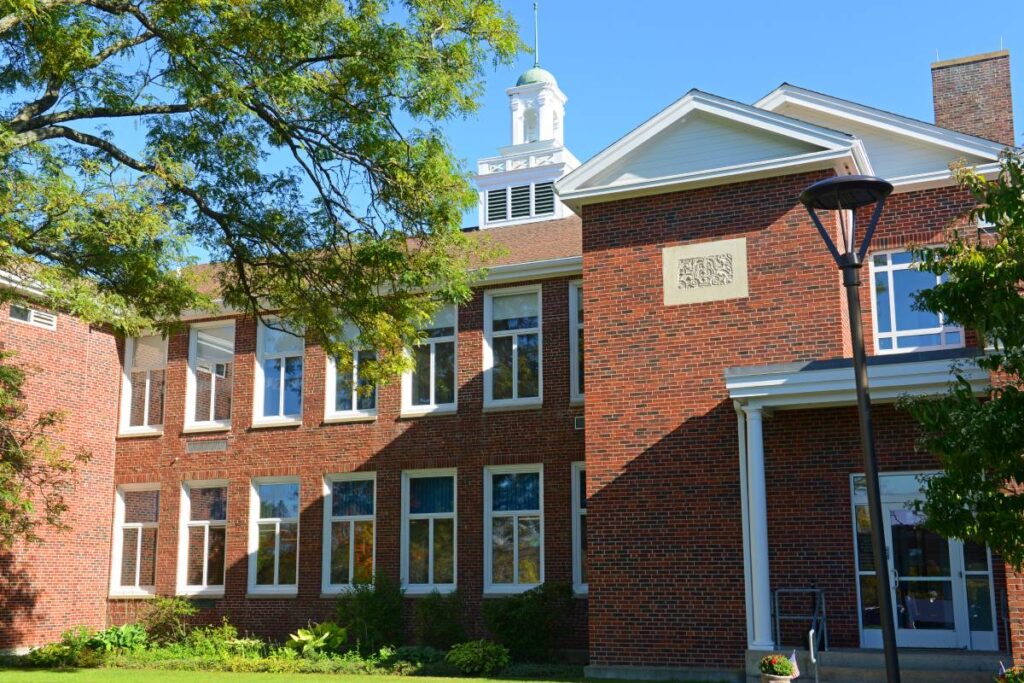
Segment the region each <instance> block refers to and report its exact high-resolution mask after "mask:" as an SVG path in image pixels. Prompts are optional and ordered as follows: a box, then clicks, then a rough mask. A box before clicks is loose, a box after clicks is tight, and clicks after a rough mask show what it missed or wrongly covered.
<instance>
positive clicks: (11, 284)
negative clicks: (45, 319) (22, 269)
mask: <svg viewBox="0 0 1024 683" xmlns="http://www.w3.org/2000/svg"><path fill="white" fill-rule="evenodd" d="M0 287H3V288H4V289H10V290H13V291H15V292H17V293H18V294H20V295H22V296H25V297H28V298H30V299H42V298H43V297H44V296H45V294H44V292H43V290H42V288H40V287H39V285H37V284H36V283H34V282H31V281H29V280H26V279H25V278H23V277H21V276H19V275H15V274H14V273H9V272H7V271H6V270H0Z"/></svg>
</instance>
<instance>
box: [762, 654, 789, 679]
mask: <svg viewBox="0 0 1024 683" xmlns="http://www.w3.org/2000/svg"><path fill="white" fill-rule="evenodd" d="M758 669H759V670H760V671H761V673H763V674H772V675H774V676H792V675H793V671H794V668H793V662H791V661H789V657H787V656H786V655H767V656H765V657H762V658H761V664H760V666H759V667H758Z"/></svg>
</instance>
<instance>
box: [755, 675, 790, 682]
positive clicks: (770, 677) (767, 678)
mask: <svg viewBox="0 0 1024 683" xmlns="http://www.w3.org/2000/svg"><path fill="white" fill-rule="evenodd" d="M792 680H793V677H792V676H776V675H775V674H761V683H790V681H792Z"/></svg>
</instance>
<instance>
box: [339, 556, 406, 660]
mask: <svg viewBox="0 0 1024 683" xmlns="http://www.w3.org/2000/svg"><path fill="white" fill-rule="evenodd" d="M402 592H403V591H402V589H401V587H400V586H399V585H398V584H396V583H395V582H394V581H392V580H391V579H389V578H388V577H387V576H384V575H377V576H376V577H375V578H374V582H373V583H372V584H356V585H355V586H353V587H352V590H350V591H348V592H347V593H344V594H342V596H341V597H340V598H338V608H337V612H338V624H339V625H340V626H342V627H343V628H344V629H345V630H346V631H347V632H348V638H349V642H350V643H354V644H355V647H356V649H357V650H358V651H359V653H360V654H361V655H363V656H364V657H369V656H371V655H373V654H376V653H377V652H378V651H380V649H381V648H382V647H384V646H387V645H401V644H402Z"/></svg>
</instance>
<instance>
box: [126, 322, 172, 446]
mask: <svg viewBox="0 0 1024 683" xmlns="http://www.w3.org/2000/svg"><path fill="white" fill-rule="evenodd" d="M141 336H142V337H153V336H156V335H155V334H148V335H141ZM138 340H139V337H130V338H128V339H125V342H124V365H123V366H122V367H121V419H120V427H119V429H118V436H148V435H158V434H163V433H164V427H163V419H162V418H161V420H160V422H161V424H159V425H149V424H148V423H149V392H150V374H151V373H152V370H148V371H146V403H145V408H144V416H145V417H144V420H143V421H144V422H146V423H147V424H143V425H136V426H134V427H132V426H131V425H129V422H131V417H132V394H133V393H134V391H135V387H133V386H132V370H133V365H134V363H135V345H136V343H137V342H138ZM163 342H164V400H163V407H164V415H166V413H167V351H168V340H167V337H164V338H163Z"/></svg>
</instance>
